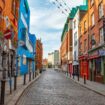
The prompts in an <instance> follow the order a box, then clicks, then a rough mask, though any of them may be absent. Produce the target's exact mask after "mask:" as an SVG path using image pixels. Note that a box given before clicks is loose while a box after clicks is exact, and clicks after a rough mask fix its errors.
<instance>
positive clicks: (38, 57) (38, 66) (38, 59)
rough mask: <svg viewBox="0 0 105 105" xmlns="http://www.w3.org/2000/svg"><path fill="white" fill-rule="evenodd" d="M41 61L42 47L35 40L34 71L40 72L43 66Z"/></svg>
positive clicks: (38, 41)
mask: <svg viewBox="0 0 105 105" xmlns="http://www.w3.org/2000/svg"><path fill="white" fill-rule="evenodd" d="M42 60H43V45H42V42H41V40H39V39H38V40H36V69H37V70H39V71H40V70H41V69H42V67H43V65H42Z"/></svg>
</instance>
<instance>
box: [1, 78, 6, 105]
mask: <svg viewBox="0 0 105 105" xmlns="http://www.w3.org/2000/svg"><path fill="white" fill-rule="evenodd" d="M5 83H6V80H1V100H0V105H4V103H5Z"/></svg>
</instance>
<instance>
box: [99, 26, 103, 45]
mask: <svg viewBox="0 0 105 105" xmlns="http://www.w3.org/2000/svg"><path fill="white" fill-rule="evenodd" d="M99 34H100V44H104V31H103V27H102V28H100V30H99Z"/></svg>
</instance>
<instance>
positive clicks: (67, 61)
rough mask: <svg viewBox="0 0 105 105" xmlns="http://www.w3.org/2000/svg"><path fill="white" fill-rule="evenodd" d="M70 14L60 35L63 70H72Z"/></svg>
mask: <svg viewBox="0 0 105 105" xmlns="http://www.w3.org/2000/svg"><path fill="white" fill-rule="evenodd" d="M72 18H73V16H72V14H69V16H68V18H67V21H66V23H65V25H64V29H63V32H62V36H61V47H60V60H61V65H62V70H63V71H68V72H70V73H71V72H72Z"/></svg>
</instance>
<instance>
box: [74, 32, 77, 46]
mask: <svg viewBox="0 0 105 105" xmlns="http://www.w3.org/2000/svg"><path fill="white" fill-rule="evenodd" d="M76 45H77V32H76V33H75V34H74V46H76Z"/></svg>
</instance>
